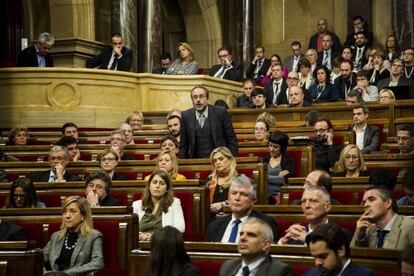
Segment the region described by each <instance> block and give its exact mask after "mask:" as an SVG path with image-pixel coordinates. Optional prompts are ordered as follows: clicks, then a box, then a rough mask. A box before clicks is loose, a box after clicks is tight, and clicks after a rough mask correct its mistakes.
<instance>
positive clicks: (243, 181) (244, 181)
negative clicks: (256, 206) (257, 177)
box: [230, 174, 257, 199]
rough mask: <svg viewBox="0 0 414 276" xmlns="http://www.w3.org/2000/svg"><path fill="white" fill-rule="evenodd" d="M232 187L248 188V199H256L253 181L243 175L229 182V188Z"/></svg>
mask: <svg viewBox="0 0 414 276" xmlns="http://www.w3.org/2000/svg"><path fill="white" fill-rule="evenodd" d="M233 186H248V187H249V189H250V197H251V198H252V199H257V188H256V184H255V183H254V181H253V179H251V178H249V177H247V176H246V175H245V174H240V175H238V176H236V177H235V178H234V179H233V181H232V182H231V185H230V188H231V187H233Z"/></svg>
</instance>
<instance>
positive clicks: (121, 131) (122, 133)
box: [111, 129, 127, 143]
mask: <svg viewBox="0 0 414 276" xmlns="http://www.w3.org/2000/svg"><path fill="white" fill-rule="evenodd" d="M115 134H117V135H120V136H121V139H122V140H123V141H124V142H125V143H126V141H127V138H126V136H125V133H124V131H123V130H120V129H115V130H114V131H112V133H111V138H112V136H114V135H115Z"/></svg>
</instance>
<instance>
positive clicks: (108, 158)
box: [101, 157, 115, 162]
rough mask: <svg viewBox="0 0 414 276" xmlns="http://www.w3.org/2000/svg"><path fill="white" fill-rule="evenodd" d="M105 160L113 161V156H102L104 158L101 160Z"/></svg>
mask: <svg viewBox="0 0 414 276" xmlns="http://www.w3.org/2000/svg"><path fill="white" fill-rule="evenodd" d="M106 161H115V158H113V157H104V158H101V162H106Z"/></svg>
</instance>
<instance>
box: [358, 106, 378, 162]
mask: <svg viewBox="0 0 414 276" xmlns="http://www.w3.org/2000/svg"><path fill="white" fill-rule="evenodd" d="M352 115H353V120H354V124H353V127H352V130H353V131H354V132H355V136H356V145H357V146H358V148H359V149H360V150H361V151H362V153H365V154H366V153H371V152H373V151H378V150H379V146H380V135H379V129H378V127H376V126H373V125H369V124H368V123H367V120H368V116H369V109H368V107H367V106H364V105H359V106H354V108H353V110H352Z"/></svg>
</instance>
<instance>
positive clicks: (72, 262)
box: [43, 196, 104, 275]
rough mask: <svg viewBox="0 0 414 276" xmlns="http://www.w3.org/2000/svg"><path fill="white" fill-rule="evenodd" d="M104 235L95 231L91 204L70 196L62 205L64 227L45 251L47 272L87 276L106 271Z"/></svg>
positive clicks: (80, 198) (55, 234)
mask: <svg viewBox="0 0 414 276" xmlns="http://www.w3.org/2000/svg"><path fill="white" fill-rule="evenodd" d="M102 240H103V236H102V234H101V233H100V232H99V231H97V230H95V229H93V222H92V213H91V208H90V207H89V204H88V201H87V200H86V199H85V198H83V197H80V196H70V197H67V198H66V200H65V201H64V202H63V204H62V225H61V226H60V230H59V231H57V232H55V233H53V234H52V236H51V238H50V241H49V242H48V243H47V245H46V246H45V247H44V248H43V257H44V260H45V263H46V269H47V270H48V269H49V268H50V270H51V271H62V272H65V273H67V274H68V275H80V274H82V275H83V274H86V273H88V272H92V271H98V270H101V269H103V267H104V257H103V251H102Z"/></svg>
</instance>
